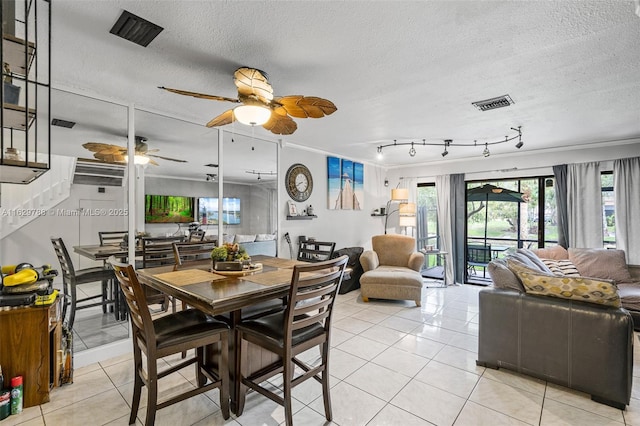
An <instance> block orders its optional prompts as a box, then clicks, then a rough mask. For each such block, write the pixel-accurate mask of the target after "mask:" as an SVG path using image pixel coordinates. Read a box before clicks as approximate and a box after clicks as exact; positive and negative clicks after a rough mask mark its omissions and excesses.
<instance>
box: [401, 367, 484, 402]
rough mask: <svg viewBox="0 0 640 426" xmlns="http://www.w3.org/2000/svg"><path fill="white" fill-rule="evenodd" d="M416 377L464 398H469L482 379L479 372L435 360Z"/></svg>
mask: <svg viewBox="0 0 640 426" xmlns="http://www.w3.org/2000/svg"><path fill="white" fill-rule="evenodd" d="M414 378H415V379H416V380H419V381H421V382H424V383H427V384H429V385H431V386H434V387H436V388H438V389H442V390H444V391H447V392H450V393H452V394H454V395H457V396H459V397H461V398H464V399H467V398H469V395H471V392H472V391H473V388H475V386H476V384H477V383H478V380H480V376H478V375H477V374H474V373H469V372H468V371H465V370H461V369H459V368H456V367H452V366H450V365H447V364H442V363H440V362H437V361H433V360H432V361H430V362H429V364H427V365H426V366H425V367H424V368H423V369H422V370H420V372H419V373H418V374H416V376H415V377H414Z"/></svg>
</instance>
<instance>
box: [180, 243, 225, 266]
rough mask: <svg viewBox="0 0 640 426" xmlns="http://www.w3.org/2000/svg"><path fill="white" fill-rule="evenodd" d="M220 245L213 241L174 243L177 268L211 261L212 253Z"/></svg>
mask: <svg viewBox="0 0 640 426" xmlns="http://www.w3.org/2000/svg"><path fill="white" fill-rule="evenodd" d="M217 246H218V245H217V244H216V243H214V242H213V241H206V242H186V243H173V256H174V259H175V262H176V266H177V267H178V268H179V267H181V266H186V265H188V264H190V263H193V262H199V261H202V260H206V259H211V251H212V250H213V249H214V248H216V247H217Z"/></svg>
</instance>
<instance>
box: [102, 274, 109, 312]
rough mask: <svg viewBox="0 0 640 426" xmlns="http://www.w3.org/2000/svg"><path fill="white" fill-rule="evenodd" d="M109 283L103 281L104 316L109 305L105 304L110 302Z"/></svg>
mask: <svg viewBox="0 0 640 426" xmlns="http://www.w3.org/2000/svg"><path fill="white" fill-rule="evenodd" d="M107 283H108V281H106V280H104V281H102V313H103V314H106V313H107V304H106V303H105V302H106V301H107V300H109V291H108V287H109V285H108V284H107Z"/></svg>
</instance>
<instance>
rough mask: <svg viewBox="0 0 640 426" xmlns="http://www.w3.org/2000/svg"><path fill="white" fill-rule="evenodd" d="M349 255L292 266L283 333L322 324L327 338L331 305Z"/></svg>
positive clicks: (288, 334) (286, 334) (287, 333)
mask: <svg viewBox="0 0 640 426" xmlns="http://www.w3.org/2000/svg"><path fill="white" fill-rule="evenodd" d="M348 260H349V257H348V256H346V255H345V256H341V257H339V258H337V259H332V260H327V261H324V262H318V263H313V264H309V265H296V266H295V267H294V268H293V276H292V279H291V288H290V289H289V304H288V306H287V312H286V314H285V317H286V322H285V336H289V338H290V337H291V333H293V332H294V331H295V330H299V329H301V328H305V327H309V326H311V325H313V324H321V325H322V326H323V328H324V329H325V332H326V333H327V334H326V337H325V338H326V339H327V340H328V338H329V336H328V333H329V329H330V325H331V324H330V323H331V316H332V313H333V305H334V302H335V298H336V295H337V293H338V289H339V288H340V284H341V282H342V277H343V275H344V270H345V268H346V265H347V261H348Z"/></svg>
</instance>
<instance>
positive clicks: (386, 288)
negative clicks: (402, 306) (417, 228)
mask: <svg viewBox="0 0 640 426" xmlns="http://www.w3.org/2000/svg"><path fill="white" fill-rule="evenodd" d="M371 245H372V248H373V250H367V251H365V252H364V253H362V256H360V263H361V264H362V268H363V270H364V274H363V275H362V277H360V290H361V292H362V300H364V301H365V302H368V301H369V298H370V297H372V298H378V299H393V300H413V301H415V302H416V305H417V306H420V300H421V299H422V276H421V275H420V270H421V269H422V265H423V264H424V255H423V254H422V253H420V252H417V251H416V240H415V238H412V237H408V236H406V235H376V236H374V237H373V238H371Z"/></svg>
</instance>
